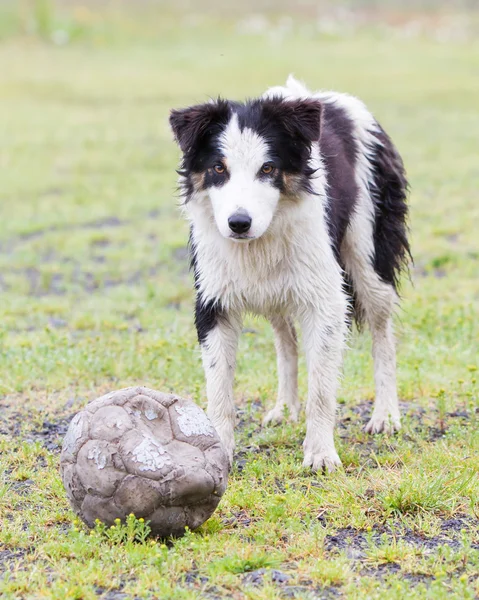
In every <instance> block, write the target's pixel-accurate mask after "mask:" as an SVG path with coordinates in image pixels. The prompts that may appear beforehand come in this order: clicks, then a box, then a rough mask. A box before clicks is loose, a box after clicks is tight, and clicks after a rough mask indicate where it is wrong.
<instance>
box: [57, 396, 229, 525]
mask: <svg viewBox="0 0 479 600" xmlns="http://www.w3.org/2000/svg"><path fill="white" fill-rule="evenodd" d="M60 470H61V476H62V480H63V484H64V486H65V490H66V493H67V496H68V499H69V500H70V503H71V505H72V507H73V509H74V510H75V512H76V513H77V514H78V515H79V516H80V517H81V518H82V519H83V521H84V522H85V523H86V524H87V525H88V526H89V527H93V526H94V524H95V520H96V519H99V520H100V521H102V522H103V523H106V524H107V525H112V524H113V523H114V521H115V519H117V518H119V519H121V520H122V521H124V520H125V519H126V517H127V515H129V514H131V513H133V514H134V515H135V516H136V517H138V518H140V517H143V518H144V519H145V521H149V525H150V527H151V533H152V534H154V535H158V536H160V537H166V536H170V535H172V536H179V535H181V534H183V533H184V531H185V527H188V528H189V529H191V530H193V529H196V528H197V527H199V526H200V525H201V524H202V523H204V521H206V519H208V518H209V517H210V516H211V515H212V514H213V512H214V510H215V509H216V507H217V506H218V503H219V501H220V499H221V497H222V495H223V494H224V492H225V489H226V484H227V480H228V470H229V463H228V458H227V456H226V452H225V450H224V448H223V446H222V444H221V441H220V439H219V437H218V434H217V432H216V430H215V428H214V427H213V425H212V424H211V422H210V420H209V419H208V417H207V416H206V414H205V413H204V411H203V410H201V408H200V407H199V406H197V405H196V404H195V403H194V402H192V401H191V400H185V399H184V398H179V397H178V396H175V395H171V394H163V393H161V392H156V391H154V390H150V389H148V388H145V387H131V388H126V389H123V390H117V391H114V392H110V393H109V394H106V395H105V396H102V397H101V398H98V399H97V400H93V402H90V403H89V404H88V405H87V406H86V407H85V409H84V410H82V411H81V412H79V413H78V414H77V415H75V416H74V417H73V419H72V421H71V423H70V426H69V428H68V431H67V434H66V436H65V439H64V441H63V448H62V453H61V457H60Z"/></svg>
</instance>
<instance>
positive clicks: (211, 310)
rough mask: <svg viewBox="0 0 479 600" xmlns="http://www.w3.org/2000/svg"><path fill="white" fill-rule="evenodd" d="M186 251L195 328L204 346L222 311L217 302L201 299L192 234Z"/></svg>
mask: <svg viewBox="0 0 479 600" xmlns="http://www.w3.org/2000/svg"><path fill="white" fill-rule="evenodd" d="M188 249H189V253H190V268H191V269H192V271H193V274H194V278H195V289H196V303H195V326H196V333H197V335H198V341H199V343H200V344H204V343H205V341H206V338H207V337H208V333H209V332H210V331H211V330H212V329H214V327H215V325H216V323H217V322H218V319H219V318H220V317H221V316H222V315H223V310H222V309H221V306H220V304H219V302H215V301H212V300H209V301H208V302H205V301H204V300H203V298H202V295H201V292H200V290H199V284H198V278H199V274H198V266H197V258H196V248H195V244H194V242H193V236H192V232H191V231H190V237H189V240H188Z"/></svg>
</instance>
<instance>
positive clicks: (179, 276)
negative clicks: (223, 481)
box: [0, 2, 479, 600]
mask: <svg viewBox="0 0 479 600" xmlns="http://www.w3.org/2000/svg"><path fill="white" fill-rule="evenodd" d="M24 7H27V4H25V5H24ZM2 10H4V9H3V8H2ZM5 10H6V9H5ZM25 10H26V11H27V12H24V13H22V14H21V15H20V16H19V15H18V14H17V13H15V12H11V11H10V13H8V14H9V15H10V20H8V19H6V20H3V21H2V27H1V28H0V36H1V37H2V39H3V42H2V44H1V45H0V96H1V104H2V110H1V111H0V131H1V132H2V134H1V136H2V137H1V138H0V169H1V175H0V178H1V182H2V185H1V187H0V294H1V304H0V357H1V362H0V434H1V436H0V523H1V526H0V595H1V596H2V598H5V599H10V598H38V597H49V598H58V599H64V598H82V599H90V598H97V597H103V598H105V599H110V600H120V599H124V598H135V597H137V598H153V597H158V598H175V599H176V598H188V599H190V598H222V597H230V598H235V599H236V598H251V599H256V598H258V599H259V598H261V599H263V598H266V599H268V598H283V597H284V598H291V597H297V598H315V597H323V598H324V597H325V598H334V597H347V598H368V599H369V598H384V597H387V598H388V599H389V598H391V599H395V598H398V599H401V600H402V599H404V598H417V597H427V598H434V599H436V598H438V599H442V598H446V597H447V598H448V600H449V599H450V598H458V599H459V598H460V599H464V598H474V597H477V595H478V594H479V587H478V583H477V572H478V569H479V534H478V520H479V477H478V471H479V453H478V450H479V430H478V420H479V405H478V384H477V370H476V369H477V366H478V363H477V354H478V341H479V325H478V320H477V314H478V312H479V291H478V286H477V281H478V280H479V253H478V249H477V232H476V229H477V227H475V224H476V223H477V222H478V220H479V208H478V207H479V196H478V190H479V171H478V168H477V138H478V136H479V116H478V113H477V97H478V94H479V80H478V78H477V76H476V75H477V65H478V61H479V45H478V44H477V42H474V41H472V40H470V39H469V37H468V36H467V35H465V36H462V37H461V36H460V35H459V36H456V35H451V36H450V37H449V38H448V39H449V42H448V43H444V39H441V40H439V41H438V39H437V36H435V35H432V36H428V35H426V34H424V35H423V34H422V33H421V32H416V34H417V35H416V34H415V35H409V34H407V31H405V30H404V27H405V25H404V23H403V22H402V21H401V26H400V27H399V29H395V30H394V32H395V35H392V34H391V31H393V30H391V29H387V30H384V31H383V30H381V28H378V27H377V26H376V25H375V26H374V27H372V26H371V27H369V26H368V24H367V23H365V24H364V23H362V24H361V27H359V28H351V27H348V28H345V30H344V31H338V30H334V28H333V30H330V31H328V32H324V22H323V24H322V25H321V24H320V26H319V25H318V27H316V25H315V24H314V23H313V21H312V20H311V19H308V20H306V19H303V18H302V17H300V18H298V20H297V21H285V20H283V21H281V18H280V16H274V15H273V16H272V15H269V16H268V17H267V19H266V20H264V19H263V21H261V20H260V21H258V20H256V21H254V19H250V18H249V17H248V18H246V17H244V16H243V17H238V18H237V19H236V20H235V19H233V18H231V19H230V20H222V19H221V18H220V17H218V14H216V15H215V14H214V13H213V12H211V11H210V12H208V14H207V15H206V14H203V15H201V14H198V15H196V16H195V14H189V15H175V14H174V13H173V12H171V11H170V12H168V13H166V12H165V13H160V12H154V13H152V14H153V16H154V18H153V17H152V18H150V19H148V22H146V21H141V19H140V20H138V19H139V18H140V17H138V19H137V20H135V19H134V18H132V15H129V18H127V17H125V15H122V14H121V13H115V15H114V16H111V18H110V19H105V18H104V17H103V16H102V14H100V13H98V14H97V13H96V12H95V9H94V5H92V4H87V5H86V6H85V7H83V9H81V10H79V8H78V7H77V8H76V9H75V10H76V12H75V10H73V8H72V12H68V11H67V10H66V9H65V12H64V13H58V14H57V13H56V12H55V11H54V8H53V4H52V3H49V2H38V3H36V4H35V11H36V13H35V14H34V15H33V16H32V13H29V12H28V10H27V8H25ZM151 10H154V9H151ZM155 10H157V9H155ZM78 11H79V12H78ZM2 14H3V13H2ZM5 14H6V13H5ZM306 16H307V15H306ZM474 18H475V17H474ZM474 18H472V17H471V23H475V22H477V21H474ZM19 19H20V21H19ZM21 19H24V20H23V21H22V20H21ZM25 19H26V20H25ZM32 19H33V20H32ZM248 19H249V20H248ZM32 22H33V23H35V22H36V23H37V25H36V29H35V31H36V35H35V36H32V35H30V34H29V30H28V24H29V23H30V24H31V23H32ZM455 22H456V21H454V23H455ZM142 23H143V25H144V31H145V34H144V36H143V35H142V36H140V35H139V32H140V31H142ZM255 23H256V24H255ZM62 30H64V32H65V31H66V33H67V34H68V35H67V36H66V37H65V35H63V37H62V34H61V33H60V34H59V33H58V32H59V31H60V32H61V31H62ZM452 31H453V32H456V33H457V31H458V29H457V27H456V28H454V27H453V29H452ZM30 33H31V32H30ZM426 33H427V32H426ZM27 34H28V35H27ZM396 34H397V35H396ZM290 71H293V72H294V73H295V74H296V75H297V76H298V77H300V78H304V79H305V80H306V81H307V82H308V83H309V84H310V85H311V86H317V87H324V88H328V87H332V88H337V89H341V90H347V91H349V92H351V93H354V94H357V95H359V96H361V97H362V98H363V99H364V100H365V101H366V102H367V103H368V105H369V106H370V107H371V108H372V110H373V111H374V112H375V114H376V115H377V116H378V118H379V119H380V120H381V122H382V123H383V124H384V126H385V127H386V128H387V129H388V131H390V132H391V134H392V136H393V138H394V139H395V141H396V142H397V144H398V146H399V148H400V149H401V151H402V153H403V155H404V158H405V162H406V165H407V167H408V171H409V175H410V179H411V184H412V195H411V213H412V214H411V216H412V219H411V228H412V246H413V251H414V255H415V259H416V262H415V267H414V269H413V271H412V274H411V275H412V283H408V282H406V284H405V287H404V293H403V295H404V300H403V304H402V310H401V312H400V314H399V315H398V319H397V331H398V342H399V348H398V366H399V388H400V395H401V399H402V403H401V406H402V412H403V415H404V427H403V430H402V431H401V433H399V434H398V435H397V436H395V437H392V438H388V437H384V436H378V437H375V438H371V437H369V436H367V435H366V434H365V433H364V432H363V430H362V428H363V425H364V424H365V422H366V420H367V416H368V414H369V413H370V411H371V399H372V397H373V382H372V373H371V359H370V342H369V339H368V336H367V335H363V336H360V335H358V334H356V333H354V334H353V336H352V339H351V344H350V345H351V351H350V352H349V353H348V356H347V358H346V362H345V376H344V381H343V385H342V388H341V392H340V398H339V402H340V411H339V425H338V429H337V443H338V449H339V454H340V456H341V458H342V460H343V463H344V465H345V469H344V471H342V472H339V473H335V474H333V475H331V476H326V477H320V476H313V475H311V474H310V473H309V472H307V471H305V470H304V469H303V468H302V467H301V442H302V439H303V436H304V422H301V423H299V424H298V425H297V426H296V425H295V426H292V425H283V426H280V427H277V428H268V429H262V428H261V426H260V423H261V417H262V414H263V412H264V410H265V409H267V408H269V407H271V405H272V404H273V403H274V398H275V394H276V375H275V371H276V367H275V356H274V351H273V343H272V335H271V331H270V330H269V327H268V326H267V324H266V323H264V322H263V321H261V320H254V319H250V320H249V321H248V322H247V323H246V331H245V334H244V335H243V337H242V340H241V346H240V354H239V364H238V371H237V385H236V398H237V406H238V440H237V441H238V448H237V455H236V462H235V467H234V470H233V473H232V475H231V478H230V482H229V486H228V490H227V492H226V495H225V497H224V499H223V501H222V502H221V504H220V507H219V508H218V510H217V512H216V513H215V515H214V516H213V517H212V518H211V519H210V520H209V521H208V522H206V523H205V524H204V525H203V526H202V527H201V528H200V529H199V530H198V531H197V532H194V533H191V532H187V534H186V535H185V537H184V538H182V539H181V540H177V541H174V542H172V541H168V542H167V543H162V542H161V541H155V540H150V539H147V538H146V534H145V531H146V530H145V527H146V526H145V524H144V523H140V522H137V521H134V520H132V521H131V522H130V523H129V524H127V525H126V526H118V528H116V529H114V530H113V531H107V530H104V529H102V528H101V526H99V527H97V529H96V530H94V531H93V532H92V533H89V532H88V531H86V530H85V529H84V528H83V526H81V525H80V524H79V523H77V522H76V521H75V520H74V519H73V515H72V512H71V510H70V509H69V506H68V503H67V501H66V497H65V494H64V491H63V488H62V484H61V481H60V478H59V474H58V459H59V447H60V444H61V441H62V438H63V435H64V433H65V431H66V428H67V427H68V422H69V420H70V419H71V417H72V416H73V414H75V412H76V411H78V410H79V409H80V408H81V407H82V406H84V405H85V403H86V402H88V401H89V400H91V399H93V398H94V397H96V396H99V395H101V394H102V393H104V392H105V391H107V390H111V389H115V388H120V387H124V386H127V385H133V384H140V383H141V384H145V385H148V386H150V387H153V388H158V389H163V390H174V391H175V392H177V393H178V394H181V395H185V396H190V397H192V398H193V399H195V400H196V401H197V402H199V403H200V404H202V405H204V402H205V399H204V392H203V388H204V381H203V374H202V370H201V366H200V360H199V353H198V350H197V345H196V339H195V332H194V329H193V322H192V284H191V276H190V274H189V273H188V270H187V260H186V252H185V245H186V240H187V227H186V225H185V224H184V223H183V222H182V220H181V219H180V216H179V214H178V211H177V208H176V200H175V197H174V196H175V193H174V190H175V173H174V169H175V167H176V162H177V157H178V155H177V150H176V148H175V147H174V145H173V143H172V142H171V135H170V132H169V131H168V127H167V114H168V110H169V108H170V107H172V106H181V105H185V104H187V103H190V102H195V101H200V100H203V99H204V98H206V97H207V96H208V94H210V95H216V94H218V93H221V94H223V95H225V96H233V97H238V98H242V97H245V96H248V95H254V94H258V93H260V92H262V91H263V90H264V88H266V87H267V86H268V85H273V84H277V83H278V81H283V80H284V79H285V77H286V75H287V74H288V73H289V72H290ZM300 368H301V396H302V397H303V398H304V396H305V393H306V377H305V368H304V361H301V365H300Z"/></svg>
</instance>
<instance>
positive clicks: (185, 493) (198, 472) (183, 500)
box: [167, 466, 215, 506]
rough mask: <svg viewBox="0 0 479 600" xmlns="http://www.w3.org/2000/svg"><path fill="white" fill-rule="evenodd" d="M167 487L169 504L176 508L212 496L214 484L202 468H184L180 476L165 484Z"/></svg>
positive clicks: (178, 474)
mask: <svg viewBox="0 0 479 600" xmlns="http://www.w3.org/2000/svg"><path fill="white" fill-rule="evenodd" d="M167 485H168V487H169V503H171V504H173V505H176V506H190V505H191V504H195V503H196V502H201V500H203V499H204V498H206V497H208V496H209V495H211V494H213V491H214V489H215V482H214V480H213V477H211V475H209V474H208V473H207V472H206V471H205V470H204V469H203V468H198V467H191V466H190V467H189V468H185V469H184V471H183V472H182V473H181V474H180V473H178V472H177V476H176V477H175V478H174V479H173V480H171V481H168V482H167Z"/></svg>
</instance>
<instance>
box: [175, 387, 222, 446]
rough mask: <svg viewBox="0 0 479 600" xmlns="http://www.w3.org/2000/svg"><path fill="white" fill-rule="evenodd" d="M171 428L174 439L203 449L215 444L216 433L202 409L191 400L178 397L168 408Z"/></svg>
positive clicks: (216, 440) (216, 439)
mask: <svg viewBox="0 0 479 600" xmlns="http://www.w3.org/2000/svg"><path fill="white" fill-rule="evenodd" d="M169 413H170V421H171V428H172V430H173V436H174V437H175V439H176V440H179V441H181V442H186V443H187V444H191V445H193V446H197V447H198V448H201V450H205V449H206V448H209V447H210V446H213V445H214V444H216V443H217V442H218V440H219V438H218V434H217V433H216V430H215V428H214V427H213V425H212V423H211V421H210V420H209V419H208V417H207V416H206V413H205V412H204V410H202V409H201V408H200V407H199V406H197V405H196V404H195V403H194V402H192V401H191V400H186V399H184V398H179V399H178V401H177V402H175V403H174V404H173V405H172V406H170V408H169Z"/></svg>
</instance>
